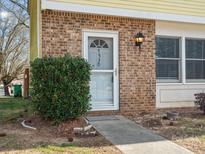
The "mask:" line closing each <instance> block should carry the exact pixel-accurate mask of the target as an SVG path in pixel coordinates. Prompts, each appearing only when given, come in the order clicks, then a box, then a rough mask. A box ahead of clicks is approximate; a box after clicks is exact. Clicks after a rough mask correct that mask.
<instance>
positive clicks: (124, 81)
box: [42, 10, 156, 115]
mask: <svg viewBox="0 0 205 154" xmlns="http://www.w3.org/2000/svg"><path fill="white" fill-rule="evenodd" d="M82 29H97V30H110V31H118V32H119V68H120V70H119V71H120V113H121V114H125V115H133V114H135V113H139V112H151V111H153V110H155V91H156V90H155V89H156V80H155V60H154V52H155V21H153V20H143V19H134V18H125V17H113V16H101V15H92V14H81V13H71V12H58V11H51V10H47V11H43V12H42V54H43V56H45V55H53V56H60V55H63V54H65V53H67V52H69V53H71V54H72V55H81V54H82ZM139 31H141V32H142V33H143V34H144V35H145V37H146V41H145V42H144V43H143V45H142V48H141V50H140V51H139V48H138V47H136V46H135V45H134V42H133V41H132V38H133V36H134V35H135V34H136V33H138V32H139Z"/></svg>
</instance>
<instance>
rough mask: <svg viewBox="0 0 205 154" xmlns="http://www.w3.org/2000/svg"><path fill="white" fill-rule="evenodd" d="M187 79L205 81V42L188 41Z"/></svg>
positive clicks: (197, 40)
mask: <svg viewBox="0 0 205 154" xmlns="http://www.w3.org/2000/svg"><path fill="white" fill-rule="evenodd" d="M186 79H187V81H205V40H199V39H186Z"/></svg>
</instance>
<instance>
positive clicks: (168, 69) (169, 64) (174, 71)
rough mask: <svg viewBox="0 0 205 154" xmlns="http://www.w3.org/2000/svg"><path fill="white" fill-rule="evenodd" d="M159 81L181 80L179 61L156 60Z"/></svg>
mask: <svg viewBox="0 0 205 154" xmlns="http://www.w3.org/2000/svg"><path fill="white" fill-rule="evenodd" d="M156 64H157V79H169V80H178V79H179V74H178V72H179V70H178V69H179V61H178V60H161V59H157V60H156Z"/></svg>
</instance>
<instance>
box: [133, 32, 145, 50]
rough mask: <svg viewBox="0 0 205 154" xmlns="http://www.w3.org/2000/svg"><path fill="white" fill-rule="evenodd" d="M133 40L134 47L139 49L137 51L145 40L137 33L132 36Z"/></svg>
mask: <svg viewBox="0 0 205 154" xmlns="http://www.w3.org/2000/svg"><path fill="white" fill-rule="evenodd" d="M134 40H135V45H136V46H138V47H139V49H141V45H142V43H143V42H144V40H145V37H144V35H143V34H142V33H141V32H139V33H137V34H136V35H135V36H134Z"/></svg>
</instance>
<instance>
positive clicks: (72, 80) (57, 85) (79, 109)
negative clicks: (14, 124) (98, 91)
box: [31, 55, 91, 121]
mask: <svg viewBox="0 0 205 154" xmlns="http://www.w3.org/2000/svg"><path fill="white" fill-rule="evenodd" d="M90 70H91V67H90V65H89V64H88V63H87V62H86V61H85V60H84V59H83V58H80V57H72V56H70V55H65V56H64V57H45V58H42V59H39V58H37V59H35V60H34V62H33V63H32V64H31V74H32V76H31V79H32V86H33V95H32V100H33V102H34V104H35V107H36V109H37V111H39V112H40V114H42V115H43V116H44V117H46V118H49V119H51V120H55V121H64V120H67V119H71V118H77V117H79V116H81V115H83V114H85V113H86V112H87V111H88V110H89V109H90V104H89V100H90V95H89V81H90Z"/></svg>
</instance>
